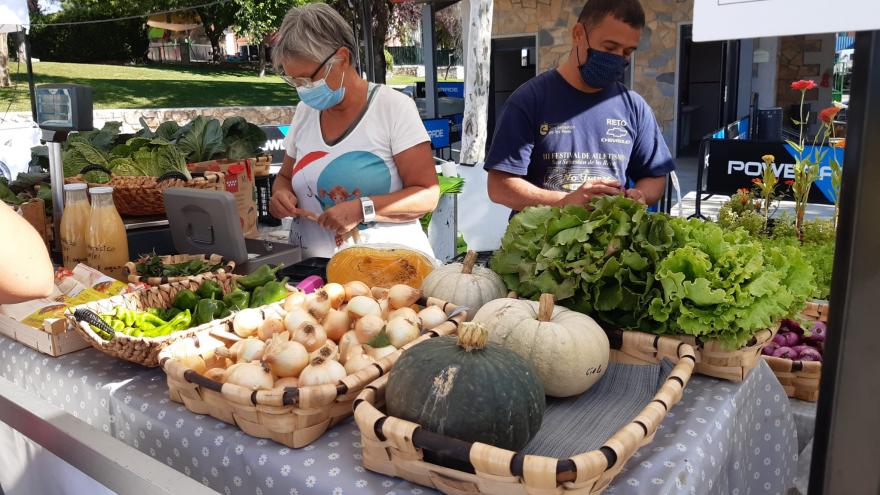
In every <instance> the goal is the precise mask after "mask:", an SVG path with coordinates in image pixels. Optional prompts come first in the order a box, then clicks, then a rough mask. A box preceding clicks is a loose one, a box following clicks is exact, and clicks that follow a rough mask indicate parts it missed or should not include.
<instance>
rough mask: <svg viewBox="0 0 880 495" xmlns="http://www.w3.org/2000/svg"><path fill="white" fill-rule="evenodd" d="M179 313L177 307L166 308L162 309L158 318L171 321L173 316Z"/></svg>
mask: <svg viewBox="0 0 880 495" xmlns="http://www.w3.org/2000/svg"><path fill="white" fill-rule="evenodd" d="M180 313H181V310H179V309H177V308H168V309H166V310H163V311H162V314H161V315H159V318H162V319H163V320H165V321H171V320H173V319H174V317H175V316H177V315H178V314H180Z"/></svg>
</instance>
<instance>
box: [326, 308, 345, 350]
mask: <svg viewBox="0 0 880 495" xmlns="http://www.w3.org/2000/svg"><path fill="white" fill-rule="evenodd" d="M350 328H351V318H349V317H348V313H347V312H346V311H341V310H338V309H331V310H330V312H329V313H327V317H326V318H324V331H325V332H326V333H327V338H328V339H331V340H333V341H335V342H339V339H341V338H342V336H343V335H345V332H347V331H348V330H349V329H350Z"/></svg>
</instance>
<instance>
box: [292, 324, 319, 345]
mask: <svg viewBox="0 0 880 495" xmlns="http://www.w3.org/2000/svg"><path fill="white" fill-rule="evenodd" d="M293 340H295V341H297V342H299V343H300V344H302V345H303V346H305V348H306V350H307V351H309V352H312V351H316V350H318V349H319V348H320V347H321V346H322V345H324V342H327V333H326V332H324V328H323V327H322V326H321V325H318V324H317V323H309V322H304V323H301V324H300V326H299V327H297V329H296V331H295V332H293Z"/></svg>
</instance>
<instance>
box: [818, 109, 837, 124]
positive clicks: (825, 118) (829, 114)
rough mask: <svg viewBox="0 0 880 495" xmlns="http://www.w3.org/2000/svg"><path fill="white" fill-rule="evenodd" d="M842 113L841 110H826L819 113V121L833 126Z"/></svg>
mask: <svg viewBox="0 0 880 495" xmlns="http://www.w3.org/2000/svg"><path fill="white" fill-rule="evenodd" d="M838 113H840V109H839V108H835V107H828V108H826V109H825V110H822V111H821V112H819V120H821V121H822V122H825V123H826V124H828V125H831V123H832V122H834V117H837V114H838Z"/></svg>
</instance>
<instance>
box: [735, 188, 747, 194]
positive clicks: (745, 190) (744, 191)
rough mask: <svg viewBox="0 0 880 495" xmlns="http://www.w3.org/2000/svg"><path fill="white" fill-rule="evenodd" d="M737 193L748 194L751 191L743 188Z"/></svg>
mask: <svg viewBox="0 0 880 495" xmlns="http://www.w3.org/2000/svg"><path fill="white" fill-rule="evenodd" d="M736 192H738V193H740V194H748V193H749V190H748V189H746V188H745V187H743V188H740V189H737V190H736Z"/></svg>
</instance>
